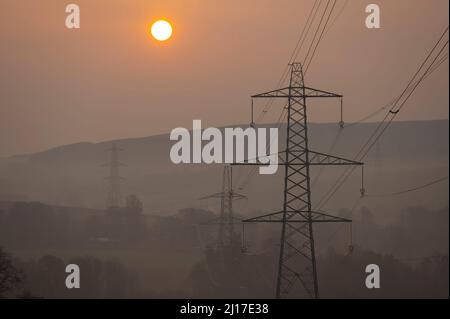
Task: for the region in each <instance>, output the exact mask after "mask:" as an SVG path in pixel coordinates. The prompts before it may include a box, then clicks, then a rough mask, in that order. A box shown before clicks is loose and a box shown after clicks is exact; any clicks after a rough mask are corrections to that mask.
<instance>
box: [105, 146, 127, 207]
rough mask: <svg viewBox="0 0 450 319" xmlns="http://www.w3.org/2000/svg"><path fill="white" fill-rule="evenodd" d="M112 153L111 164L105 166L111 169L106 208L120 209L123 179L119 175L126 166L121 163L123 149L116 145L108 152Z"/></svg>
mask: <svg viewBox="0 0 450 319" xmlns="http://www.w3.org/2000/svg"><path fill="white" fill-rule="evenodd" d="M107 151H108V152H109V153H110V156H109V162H108V163H106V164H104V165H103V166H104V167H108V168H109V176H108V177H106V180H108V194H107V198H106V208H113V207H120V204H121V196H122V194H121V183H122V180H123V177H121V176H120V175H119V168H120V167H121V166H125V164H123V163H121V162H120V161H119V152H120V151H122V149H120V148H118V147H117V145H116V144H115V143H113V144H112V145H111V148H109V149H108V150H107Z"/></svg>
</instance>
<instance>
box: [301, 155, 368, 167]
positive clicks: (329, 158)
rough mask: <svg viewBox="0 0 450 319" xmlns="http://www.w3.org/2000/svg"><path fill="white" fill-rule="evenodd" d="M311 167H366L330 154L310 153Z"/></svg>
mask: <svg viewBox="0 0 450 319" xmlns="http://www.w3.org/2000/svg"><path fill="white" fill-rule="evenodd" d="M309 155H310V156H309V165H316V166H317V165H358V166H361V165H364V163H361V162H357V161H353V160H349V159H346V158H342V157H337V156H333V155H329V154H324V153H319V152H314V151H309Z"/></svg>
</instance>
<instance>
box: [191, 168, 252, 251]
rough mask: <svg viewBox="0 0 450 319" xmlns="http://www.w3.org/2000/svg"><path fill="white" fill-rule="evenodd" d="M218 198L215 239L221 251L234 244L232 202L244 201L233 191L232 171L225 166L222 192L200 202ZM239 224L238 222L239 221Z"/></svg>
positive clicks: (234, 220)
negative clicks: (218, 211) (218, 207)
mask: <svg viewBox="0 0 450 319" xmlns="http://www.w3.org/2000/svg"><path fill="white" fill-rule="evenodd" d="M210 198H218V199H220V215H219V220H218V224H219V234H218V237H217V247H218V248H219V249H221V250H223V248H224V247H232V246H234V245H235V244H236V234H235V231H234V224H235V223H236V222H237V221H236V219H235V217H234V215H233V201H234V200H241V199H245V198H246V197H245V196H244V195H241V194H238V193H236V192H234V190H233V170H232V168H231V166H229V165H225V167H224V169H223V177H222V192H220V193H216V194H212V195H209V196H206V197H203V198H200V199H201V200H205V199H210ZM239 222H240V221H239Z"/></svg>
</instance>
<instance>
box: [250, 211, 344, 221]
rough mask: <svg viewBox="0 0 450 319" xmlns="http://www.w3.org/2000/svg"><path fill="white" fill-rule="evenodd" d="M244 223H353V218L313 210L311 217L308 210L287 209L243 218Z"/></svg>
mask: <svg viewBox="0 0 450 319" xmlns="http://www.w3.org/2000/svg"><path fill="white" fill-rule="evenodd" d="M243 222H244V223H283V222H289V223H351V222H352V220H351V219H346V218H342V217H338V216H333V215H328V214H325V213H319V212H311V218H310V217H309V212H307V211H294V210H291V211H286V216H284V212H276V213H273V214H268V215H263V216H259V217H254V218H250V219H246V220H243Z"/></svg>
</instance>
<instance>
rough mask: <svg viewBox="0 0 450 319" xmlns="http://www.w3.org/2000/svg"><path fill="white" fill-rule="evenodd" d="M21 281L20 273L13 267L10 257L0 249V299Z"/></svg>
mask: <svg viewBox="0 0 450 319" xmlns="http://www.w3.org/2000/svg"><path fill="white" fill-rule="evenodd" d="M21 281H22V276H21V273H20V271H19V270H18V269H16V267H14V265H13V262H12V259H11V256H10V255H9V254H7V253H6V252H5V251H4V250H3V249H2V248H1V247H0V298H1V297H3V296H4V294H5V293H7V292H8V291H11V290H13V289H14V288H16V287H17V286H18V285H19V284H20V282H21Z"/></svg>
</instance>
